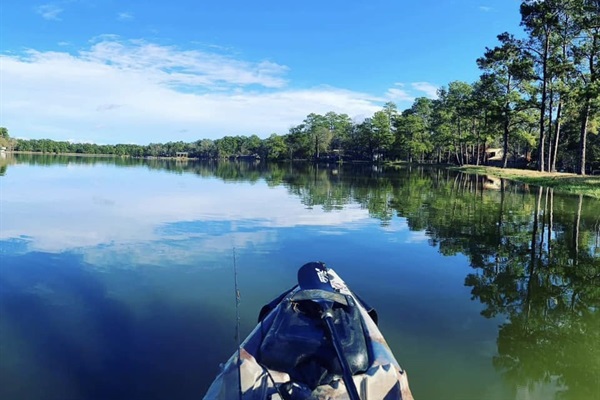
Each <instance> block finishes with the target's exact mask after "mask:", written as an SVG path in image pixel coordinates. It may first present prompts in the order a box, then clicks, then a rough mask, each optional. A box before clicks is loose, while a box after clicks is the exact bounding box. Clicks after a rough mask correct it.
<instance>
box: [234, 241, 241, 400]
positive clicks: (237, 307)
mask: <svg viewBox="0 0 600 400" xmlns="http://www.w3.org/2000/svg"><path fill="white" fill-rule="evenodd" d="M233 285H234V290H235V342H236V345H237V363H236V364H237V370H238V374H237V375H238V397H239V400H242V367H241V365H242V345H241V343H240V297H241V296H240V289H239V288H238V274H237V262H236V255H235V246H233Z"/></svg>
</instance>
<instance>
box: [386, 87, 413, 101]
mask: <svg viewBox="0 0 600 400" xmlns="http://www.w3.org/2000/svg"><path fill="white" fill-rule="evenodd" d="M394 86H397V87H393V88H390V89H388V91H387V92H386V97H387V98H388V99H390V100H392V101H406V102H412V101H414V100H415V97H414V96H413V95H411V94H410V93H408V92H407V91H406V90H405V89H403V88H404V84H403V83H395V84H394Z"/></svg>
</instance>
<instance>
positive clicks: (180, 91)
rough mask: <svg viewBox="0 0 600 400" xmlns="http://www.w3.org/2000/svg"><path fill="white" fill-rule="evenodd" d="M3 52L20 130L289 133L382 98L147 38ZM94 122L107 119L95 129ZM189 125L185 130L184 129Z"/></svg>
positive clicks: (5, 83) (145, 134)
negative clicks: (299, 84) (300, 84)
mask: <svg viewBox="0 0 600 400" xmlns="http://www.w3.org/2000/svg"><path fill="white" fill-rule="evenodd" d="M96 40H97V42H96V43H94V44H92V45H91V47H90V48H89V49H86V50H84V51H80V52H78V53H75V54H71V53H68V52H66V51H48V52H42V51H36V50H29V51H27V52H26V53H23V54H21V55H19V56H15V55H2V56H0V59H1V63H0V72H1V74H0V84H2V87H3V102H2V104H1V105H0V107H1V109H0V111H1V112H2V114H3V116H4V118H3V119H4V121H3V123H4V124H5V125H7V126H9V127H10V129H11V132H15V135H18V136H20V137H30V138H40V137H49V138H52V139H57V140H59V139H60V140H62V139H64V138H67V137H72V136H73V135H77V136H78V137H80V138H82V139H85V140H88V141H93V142H101V143H131V142H134V143H140V144H145V143H149V142H152V141H160V142H166V141H169V140H184V141H194V140H197V139H200V138H204V137H205V138H218V137H222V136H224V135H238V134H239V135H248V134H258V135H260V136H262V137H266V136H268V135H269V134H270V133H272V132H277V133H287V130H288V129H289V127H290V126H292V125H294V124H297V123H299V122H300V121H302V120H303V119H304V118H305V117H306V115H308V114H309V113H311V112H317V113H326V112H328V111H335V112H344V113H347V114H349V115H350V116H351V117H354V116H356V115H372V114H373V113H374V112H375V111H377V110H378V109H379V108H380V104H378V102H380V101H381V99H378V98H375V97H373V96H369V95H367V94H364V93H357V92H352V91H348V90H343V89H338V88H333V87H329V86H320V87H313V88H306V89H292V88H288V87H287V80H286V78H285V74H286V73H287V71H288V67H286V66H284V65H280V64H277V63H274V62H272V61H259V62H252V61H245V60H239V59H236V58H233V57H231V56H225V55H222V54H216V53H209V52H206V51H199V50H180V49H178V48H175V47H171V46H162V45H158V44H154V43H148V42H145V41H120V40H118V39H116V38H115V37H114V36H102V37H99V38H97V39H96ZM94 127H101V128H98V129H95V128H94ZM184 131H185V133H184Z"/></svg>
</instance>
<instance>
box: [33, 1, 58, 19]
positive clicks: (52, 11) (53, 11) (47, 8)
mask: <svg viewBox="0 0 600 400" xmlns="http://www.w3.org/2000/svg"><path fill="white" fill-rule="evenodd" d="M35 12H36V13H38V14H40V15H41V16H42V18H44V19H47V20H50V21H60V18H59V15H60V14H61V13H62V12H63V9H62V8H61V7H60V6H58V5H56V4H43V5H41V6H37V7H36V8H35Z"/></svg>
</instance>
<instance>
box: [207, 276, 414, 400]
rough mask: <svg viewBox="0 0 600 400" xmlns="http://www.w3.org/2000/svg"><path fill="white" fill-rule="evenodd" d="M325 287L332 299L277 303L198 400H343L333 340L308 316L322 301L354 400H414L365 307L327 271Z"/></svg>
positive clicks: (294, 296) (304, 296)
mask: <svg viewBox="0 0 600 400" xmlns="http://www.w3.org/2000/svg"><path fill="white" fill-rule="evenodd" d="M325 280H326V281H327V282H325V283H326V284H327V285H330V286H331V288H333V289H334V290H330V291H329V293H331V294H327V293H326V292H325V291H324V290H320V289H303V288H302V287H300V286H297V287H295V288H294V289H292V290H290V291H289V292H287V293H284V295H282V296H280V298H278V299H276V300H275V303H276V304H272V305H271V306H270V307H268V306H265V307H266V308H267V309H266V310H265V309H263V311H262V312H261V318H260V322H259V323H258V325H257V326H256V327H255V328H254V330H253V331H252V332H251V333H250V334H249V335H248V337H247V338H246V340H245V341H244V342H243V343H242V344H241V345H240V348H239V349H238V351H236V353H235V354H234V355H233V356H232V357H231V358H230V359H229V360H228V362H227V363H226V364H225V365H224V366H223V368H222V370H221V373H220V374H219V375H218V376H217V378H216V379H215V381H214V382H213V384H212V385H211V386H210V388H209V390H208V392H207V393H206V395H205V397H204V399H205V400H229V399H238V400H239V399H242V400H269V399H271V400H276V399H282V400H299V399H310V400H321V399H328V400H338V399H339V400H341V399H348V398H349V394H348V388H347V387H346V384H345V382H344V379H343V378H342V371H341V366H340V363H339V362H337V358H336V355H335V352H334V351H333V350H332V346H331V343H330V342H331V340H329V338H328V337H327V335H326V332H325V331H324V328H323V327H322V325H323V323H322V321H321V320H320V318H319V317H318V316H315V315H314V310H311V307H312V306H311V304H313V303H314V302H316V301H327V302H329V303H328V304H335V305H334V307H333V316H334V318H333V320H334V323H335V326H336V328H335V329H336V333H338V334H339V333H340V332H341V334H340V335H339V337H340V339H339V340H340V344H341V348H342V349H343V353H344V355H345V357H346V359H347V360H349V362H348V365H349V366H350V369H351V375H352V377H351V379H352V382H353V384H354V387H355V388H356V392H357V393H358V395H359V396H360V399H362V400H366V399H377V400H381V399H386V400H388V399H389V400H396V399H397V400H413V397H412V394H411V392H410V388H409V386H408V380H407V377H406V372H405V371H404V370H402V369H401V368H400V366H399V364H398V362H397V361H396V359H395V357H394V355H393V354H392V351H391V350H390V348H389V346H388V345H387V343H386V341H385V339H384V337H383V335H382V334H381V332H380V331H379V329H378V327H377V325H376V323H375V322H374V321H373V319H372V318H371V317H370V316H369V313H368V311H367V309H366V308H365V306H364V305H363V303H362V302H361V301H360V299H359V298H357V297H356V296H355V295H354V294H353V293H352V292H351V291H350V290H349V289H348V287H347V286H346V284H345V282H344V281H343V280H342V279H341V278H340V277H339V276H338V275H337V273H336V272H335V271H334V270H332V269H327V277H326V279H323V281H325ZM324 287H325V286H324ZM323 298H325V299H323ZM314 299H317V300H314ZM269 308H272V309H269ZM350 384H352V383H350Z"/></svg>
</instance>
